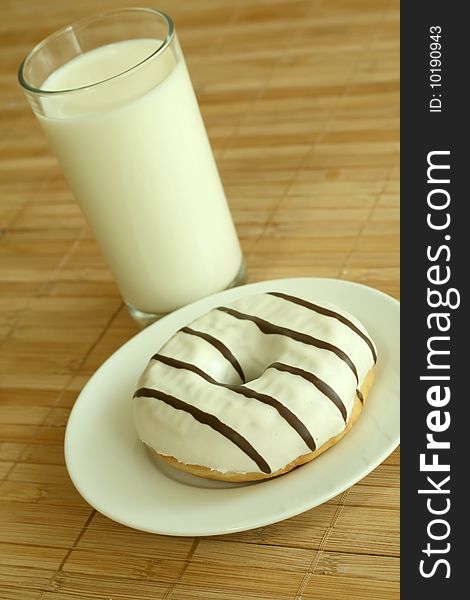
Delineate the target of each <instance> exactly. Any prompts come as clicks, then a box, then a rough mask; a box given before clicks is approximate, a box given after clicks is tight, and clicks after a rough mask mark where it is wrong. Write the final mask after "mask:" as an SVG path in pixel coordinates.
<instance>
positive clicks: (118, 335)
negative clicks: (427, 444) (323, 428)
mask: <svg viewBox="0 0 470 600" xmlns="http://www.w3.org/2000/svg"><path fill="white" fill-rule="evenodd" d="M141 4H145V2H143V1H142V0H137V1H136V2H134V1H132V0H124V1H121V0H81V1H80V2H72V0H41V2H38V1H34V0H2V3H1V14H2V19H1V25H0V29H1V33H2V35H1V44H2V46H1V66H0V69H1V71H0V72H1V83H2V86H1V88H0V89H1V107H2V112H1V117H0V128H1V141H0V173H1V175H0V177H1V191H2V198H1V203H0V218H1V236H2V239H1V251H0V260H1V267H0V285H1V300H0V303H1V307H0V308H1V316H0V343H1V358H0V372H1V387H0V393H1V402H0V440H1V445H0V480H1V483H0V598H1V599H2V600H5V599H8V600H72V599H80V600H89V599H90V600H91V599H92V598H93V599H102V600H110V599H112V600H121V599H122V600H124V599H152V600H155V599H160V598H164V599H166V600H168V599H172V600H180V599H181V600H190V599H207V600H212V599H217V600H219V599H233V600H252V599H253V600H254V599H260V598H268V599H272V600H301V599H302V600H325V599H333V600H350V599H351V598H361V599H363V600H382V599H391V598H398V576H399V574H398V553H399V537H398V535H399V531H398V527H399V521H398V515H399V513H398V508H399V505H398V502H399V491H398V490H399V488H398V482H399V479H398V469H399V453H398V451H396V452H395V453H394V454H392V456H390V457H389V458H388V459H387V460H386V461H385V462H384V463H383V464H382V465H381V466H380V467H379V468H377V469H376V470H375V471H374V472H372V473H371V474H370V475H369V476H368V477H366V478H365V479H363V480H362V481H361V482H360V483H358V484H357V485H355V486H354V487H352V488H351V489H348V490H347V491H345V492H344V493H343V494H341V495H340V496H337V497H336V498H333V499H332V500H330V501H329V502H327V503H326V504H323V505H321V506H318V507H317V508H314V509H313V510H310V511H308V512H306V513H305V514H302V515H300V516H298V517H295V518H292V519H289V520H288V521H285V522H282V523H278V524H275V525H271V526H267V527H263V528H261V529H257V530H254V531H248V532H245V533H238V534H232V535H225V536H221V537H213V538H201V539H192V538H170V537H163V536H158V535H150V534H146V533H142V532H139V531H134V530H131V529H128V528H126V527H124V526H121V525H118V524H117V523H114V522H112V521H110V520H109V519H107V518H105V517H103V516H101V515H100V514H98V513H97V512H96V511H94V510H92V509H91V507H90V506H89V505H87V504H86V503H85V501H84V500H82V499H81V497H80V496H79V494H78V493H77V492H76V491H75V489H74V487H73V485H72V484H71V482H70V480H69V478H68V475H67V472H66V469H65V466H64V457H63V438H64V428H65V424H66V421H67V417H68V414H69V412H70V409H71V407H72V405H73V403H74V401H75V399H76V397H77V394H78V392H79V391H80V390H81V388H82V387H83V385H84V384H85V382H86V381H87V379H88V378H89V376H90V375H91V374H92V373H93V371H94V370H95V369H96V368H97V367H98V366H99V365H100V364H101V363H102V361H103V360H104V359H105V358H106V357H107V356H109V355H110V354H111V353H112V352H113V351H114V350H115V349H116V348H118V347H119V346H120V345H121V344H122V343H123V342H124V341H125V340H127V339H129V338H130V337H131V336H132V335H134V334H135V333H136V331H137V329H136V326H135V325H134V324H133V322H132V321H131V319H130V317H129V316H128V314H127V311H126V309H125V307H124V306H123V303H122V300H121V298H120V296H119V293H118V291H117V288H116V286H115V284H114V282H113V279H112V277H111V275H110V272H109V270H108V268H107V266H106V264H105V262H104V260H103V258H102V257H101V255H100V253H99V252H98V250H97V246H96V243H95V241H94V240H93V238H92V236H91V234H90V231H89V229H88V227H87V225H86V223H85V221H84V219H83V217H82V215H81V213H80V211H79V209H78V208H77V205H76V204H75V202H74V200H73V199H72V196H71V193H70V191H69V190H68V188H67V186H66V184H65V182H64V179H63V177H62V175H61V173H60V170H59V168H58V166H57V164H56V161H55V159H54V157H53V156H52V153H51V151H50V150H49V149H48V146H47V143H46V141H45V139H44V136H43V134H42V133H41V131H40V129H39V126H38V125H37V123H36V122H35V120H34V117H33V115H32V114H31V112H30V109H29V108H28V106H27V104H26V101H25V99H24V98H23V96H22V92H21V91H20V89H19V87H18V85H17V83H16V69H17V67H18V65H19V63H20V61H21V59H22V58H23V56H24V55H25V54H26V53H27V52H28V51H29V49H30V48H31V47H32V46H33V45H34V44H35V43H36V42H38V41H39V40H41V39H42V38H43V37H44V36H46V35H47V34H48V33H50V32H52V31H53V30H55V29H57V28H59V27H61V26H63V25H65V24H67V23H68V22H70V21H72V20H75V19H77V18H80V17H82V16H86V15H88V14H94V13H97V12H99V11H100V10H101V9H103V10H104V9H108V8H112V7H117V6H126V5H141ZM148 4H150V3H148ZM152 4H153V5H154V6H155V7H158V8H161V9H162V10H164V11H166V12H168V13H169V14H171V15H172V16H173V17H174V19H175V21H176V27H177V31H178V33H179V37H180V41H181V43H182V46H183V50H184V52H185V55H186V59H187V63H188V66H189V69H190V72H191V74H192V78H193V81H194V85H195V89H196V92H197V95H198V98H199V102H200V105H201V109H202V112H203V115H204V119H205V121H206V124H207V128H208V132H209V136H210V139H211V142H212V145H213V148H214V152H215V155H216V159H217V162H218V165H219V168H220V172H221V176H222V179H223V182H224V185H225V188H226V191H227V195H228V198H229V202H230V205H231V208H232V212H233V215H234V219H235V222H236V225H237V228H238V232H239V235H240V238H241V241H242V245H243V248H244V252H245V256H246V259H247V267H248V273H249V281H259V280H263V279H272V278H281V277H293V276H323V277H337V278H344V279H351V280H354V281H358V282H361V283H365V284H367V285H370V286H372V287H376V288H378V289H380V290H383V291H384V292H386V293H388V294H391V295H392V296H395V297H398V293H399V288H398V286H399V254H398V241H399V240H398V158H399V147H398V142H399V129H398V128H399V116H398V99H399V79H398V66H399V33H398V30H399V7H398V0H392V1H388V0H266V1H261V0H258V1H254V0H231V1H230V0H220V1H216V0H194V1H191V0H174V1H169V0H161V1H160V2H159V3H158V5H157V4H154V3H153V2H152Z"/></svg>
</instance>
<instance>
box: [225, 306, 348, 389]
mask: <svg viewBox="0 0 470 600" xmlns="http://www.w3.org/2000/svg"><path fill="white" fill-rule="evenodd" d="M217 310H220V311H222V312H225V313H227V314H229V315H231V316H232V317H235V318H236V319H244V320H245V321H252V322H253V323H254V324H255V325H257V327H258V329H260V330H261V331H262V332H263V333H266V334H277V335H285V336H287V337H290V338H292V339H293V340H296V341H298V342H303V343H304V344H308V345H310V346H315V347H317V348H322V349H323V350H329V351H330V352H333V353H334V354H336V356H337V357H338V358H340V359H341V360H342V361H343V362H345V363H346V364H347V365H348V367H349V368H350V369H351V371H352V372H353V373H354V377H355V378H356V381H357V382H359V377H358V375H357V370H356V367H355V366H354V363H353V362H352V360H351V359H350V358H349V356H348V355H347V354H346V352H343V351H342V350H341V349H340V348H337V347H336V346H334V345H333V344H330V343H328V342H325V341H323V340H319V339H318V338H315V337H312V336H311V335H307V334H305V333H300V332H299V331H294V330H293V329H287V327H280V326H278V325H274V324H273V323H269V321H265V320H264V319H260V318H259V317H255V316H253V315H247V314H245V313H241V312H238V310H234V309H233V308H228V307H227V306H219V307H217Z"/></svg>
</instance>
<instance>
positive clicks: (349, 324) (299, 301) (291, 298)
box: [268, 292, 377, 363]
mask: <svg viewBox="0 0 470 600" xmlns="http://www.w3.org/2000/svg"><path fill="white" fill-rule="evenodd" d="M268 294H269V295H270V296H276V297H277V298H283V299H284V300H288V301H289V302H293V303H294V304H299V305H300V306H303V307H305V308H309V309H310V310H313V311H315V312H317V313H319V314H321V315H324V316H325V317H332V318H333V319H336V320H337V321H340V322H341V323H343V325H346V326H347V327H349V329H352V331H354V333H357V335H358V336H359V337H360V338H362V339H363V340H364V341H365V343H366V344H367V345H368V346H369V348H370V351H371V352H372V357H373V359H374V363H376V362H377V352H376V351H375V348H374V344H373V343H372V340H371V339H370V338H368V337H367V335H366V334H365V333H363V332H362V331H361V330H360V329H359V328H358V327H357V326H356V325H354V323H352V322H351V321H350V320H349V319H347V318H346V317H344V316H343V315H341V314H339V313H337V312H335V311H334V310H329V309H328V308H325V307H323V306H319V305H318V304H313V302H307V300H303V299H302V298H297V296H290V295H289V294H283V293H282V292H268Z"/></svg>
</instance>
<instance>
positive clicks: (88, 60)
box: [37, 39, 242, 313]
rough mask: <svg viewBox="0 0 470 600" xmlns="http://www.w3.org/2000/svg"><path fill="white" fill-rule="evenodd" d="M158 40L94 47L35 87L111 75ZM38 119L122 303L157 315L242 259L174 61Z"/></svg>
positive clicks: (59, 104)
mask: <svg viewBox="0 0 470 600" xmlns="http://www.w3.org/2000/svg"><path fill="white" fill-rule="evenodd" d="M159 45H160V42H158V41H156V40H149V39H141V40H130V41H125V42H118V43H115V44H110V45H108V46H102V47H100V48H97V49H95V50H92V51H90V52H87V53H85V54H82V55H80V56H78V57H77V58H74V59H72V60H71V61H70V62H68V63H66V64H65V65H64V66H62V67H60V68H59V69H58V70H57V71H55V72H54V73H52V75H50V76H49V77H48V79H47V80H46V81H45V82H44V83H43V85H42V89H44V90H64V89H75V88H77V87H82V86H87V85H88V86H89V85H91V84H93V83H97V82H99V81H102V80H103V78H108V77H112V76H116V75H118V74H119V73H122V72H123V71H124V70H126V69H130V68H131V67H132V66H133V65H135V64H137V63H139V62H140V61H143V60H144V59H145V58H146V57H147V56H149V54H150V53H151V52H153V51H154V50H155V49H156V48H158V46H159ZM41 112H42V113H44V114H37V116H38V119H39V121H40V123H41V126H42V128H43V129H44V132H45V134H46V136H47V137H48V139H49V142H50V144H51V146H52V147H53V149H54V151H55V153H56V155H57V157H58V160H59V163H60V165H61V167H62V169H63V171H64V174H65V176H66V178H67V180H68V182H69V185H70V187H71V188H72V190H73V192H74V194H75V196H76V198H77V200H78V202H79V204H80V206H81V208H82V210H83V212H84V213H85V215H86V217H87V219H88V221H89V223H90V225H91V227H92V229H93V232H94V234H95V237H96V239H97V241H98V243H99V245H100V247H101V250H102V252H103V254H104V255H105V257H106V259H107V261H108V263H109V265H110V268H111V270H112V272H113V275H114V277H115V279H116V281H117V284H118V287H119V289H120V291H121V294H122V296H123V298H124V299H125V301H126V302H127V303H129V304H131V305H133V306H134V307H137V308H138V309H140V310H142V311H145V312H149V313H166V312H169V311H171V310H173V309H175V308H177V307H179V306H182V305H184V304H186V303H188V302H191V301H193V300H195V299H197V298H200V297H202V296H206V295H208V294H211V293H213V292H216V291H219V290H222V289H224V288H226V287H227V286H228V285H229V284H230V282H232V281H233V280H234V278H235V277H236V275H237V272H238V270H239V268H240V265H241V262H242V255H241V251H240V245H239V242H238V238H237V235H236V232H235V229H234V226H233V222H232V219H231V215H230V212H229V209H228V207H227V203H226V199H225V194H224V191H223V188H222V185H221V182H220V178H219V175H218V172H217V167H216V165H215V162H214V159H213V156H212V152H211V148H210V145H209V141H208V139H207V135H206V132H205V128H204V124H203V122H202V119H201V115H200V112H199V108H198V105H197V101H196V98H195V96H194V92H193V89H192V85H191V82H190V79H189V75H188V72H187V69H186V65H185V63H184V58H183V57H182V55H181V56H179V58H178V57H177V58H175V55H174V54H171V53H170V52H166V53H163V54H162V55H157V56H155V57H153V58H150V59H149V60H148V61H146V62H145V63H143V64H142V65H140V67H136V69H132V70H131V71H129V72H128V73H126V74H124V75H120V76H119V77H115V78H114V79H109V81H107V82H105V83H100V84H99V85H96V86H93V87H92V88H88V89H86V88H85V89H83V90H82V91H73V92H69V93H68V94H51V95H49V97H46V98H43V100H42V111H41Z"/></svg>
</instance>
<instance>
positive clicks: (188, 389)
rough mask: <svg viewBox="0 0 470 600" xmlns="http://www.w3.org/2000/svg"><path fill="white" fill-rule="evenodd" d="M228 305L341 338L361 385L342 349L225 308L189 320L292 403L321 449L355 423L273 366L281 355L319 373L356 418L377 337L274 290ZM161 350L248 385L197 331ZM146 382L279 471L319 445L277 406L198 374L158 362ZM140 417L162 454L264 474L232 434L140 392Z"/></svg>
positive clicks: (146, 438) (337, 341) (335, 340)
mask: <svg viewBox="0 0 470 600" xmlns="http://www.w3.org/2000/svg"><path fill="white" fill-rule="evenodd" d="M227 306H229V307H230V308H233V309H235V310H237V311H239V312H241V313H246V314H248V315H252V316H256V317H259V318H261V319H264V320H265V321H268V322H270V323H272V324H274V325H277V326H281V327H285V328H288V329H291V330H294V331H297V332H300V333H303V334H307V335H309V336H312V337H315V338H317V339H320V340H323V341H325V342H328V343H330V344H333V345H334V346H336V347H337V348H340V349H341V350H342V351H344V352H345V353H346V354H347V355H348V356H349V358H350V359H351V361H352V362H353V364H354V365H355V367H356V369H357V373H358V378H359V382H357V381H356V378H355V376H354V374H353V372H352V370H351V368H350V367H349V366H348V365H347V364H346V363H345V362H344V361H343V360H342V359H341V358H339V357H338V356H337V355H336V354H334V353H333V352H331V351H329V350H325V349H321V348H317V347H315V346H311V345H307V344H305V343H303V342H300V341H296V340H293V339H292V338H290V337H286V336H284V335H278V334H274V335H273V334H266V333H263V332H262V331H260V329H259V328H258V326H257V325H256V324H255V323H253V322H251V321H247V320H241V319H237V318H235V317H233V316H231V315H229V314H227V313H224V312H222V311H219V310H216V309H215V310H212V311H210V312H209V313H207V314H206V315H203V316H202V317H200V318H198V319H196V320H195V321H193V323H191V324H190V325H189V326H190V327H191V329H194V330H196V331H199V332H204V333H208V334H210V335H211V336H213V337H215V338H217V339H218V340H220V341H221V342H222V343H223V344H224V345H225V346H226V347H227V348H229V349H230V350H231V352H232V354H233V355H234V356H235V357H236V358H237V360H238V362H239V363H240V365H241V367H242V369H243V372H244V373H245V376H246V379H247V383H246V384H244V385H245V386H246V387H247V388H250V389H251V390H255V391H257V392H259V393H263V394H267V395H269V396H271V397H273V398H275V399H276V400H278V401H279V402H281V403H282V404H283V405H284V406H286V407H288V408H289V410H290V411H291V412H292V413H294V414H295V415H296V416H297V417H298V418H299V419H300V420H301V421H302V422H303V423H304V424H305V426H306V427H307V429H308V430H309V432H310V434H311V435H312V437H313V439H314V441H315V444H316V447H317V449H318V448H320V447H321V446H322V445H323V444H324V443H325V442H326V441H327V440H328V439H330V438H331V437H333V436H335V435H337V434H339V433H341V431H342V430H343V429H344V427H345V422H344V419H343V417H342V416H341V413H340V410H339V409H338V408H337V407H336V406H335V404H334V403H333V402H332V401H331V399H330V398H328V397H327V396H326V395H324V394H323V393H322V392H321V391H320V390H319V389H318V388H317V387H316V386H315V385H313V384H312V383H311V382H310V381H307V380H305V379H304V378H302V377H300V376H298V375H294V374H292V373H287V372H284V371H278V370H277V369H274V368H267V367H269V365H271V364H272V363H275V362H280V363H285V364H287V365H290V366H293V367H297V368H300V369H303V370H304V371H307V372H309V373H313V374H315V375H316V376H317V377H318V378H320V379H321V380H322V381H324V382H325V383H327V384H328V385H329V386H330V387H331V388H332V389H333V390H334V391H335V392H336V393H337V394H338V395H339V397H340V398H341V400H342V402H343V404H344V406H345V408H346V411H347V416H348V418H349V416H350V414H351V410H352V407H353V405H354V400H355V395H356V388H360V387H361V385H362V382H363V380H364V377H365V376H366V374H367V373H368V372H369V370H370V369H371V368H372V366H373V364H374V360H373V357H372V352H371V350H370V348H369V346H368V345H367V343H366V342H365V341H364V340H363V339H362V338H361V337H360V336H359V335H358V334H357V333H356V332H354V331H353V330H352V329H351V328H350V327H348V326H347V325H345V324H343V323H341V322H340V321H338V320H337V319H335V318H333V317H330V316H325V315H321V314H318V313H316V312H314V311H312V310H311V309H309V308H306V307H303V306H300V305H298V304H295V303H293V302H290V301H288V300H286V299H283V298H278V297H275V296H271V295H269V294H258V295H253V296H246V297H244V298H242V299H240V300H238V301H236V302H233V303H231V304H230V305H227ZM322 306H323V307H325V308H328V309H329V310H333V311H335V312H337V313H339V314H341V315H343V316H345V317H346V318H347V319H348V320H349V321H351V322H352V323H354V325H356V327H358V328H359V329H360V330H361V331H362V332H363V333H364V334H365V335H368V334H367V331H366V330H365V328H364V326H363V325H362V324H361V323H359V322H358V321H357V319H355V318H354V317H352V316H351V315H349V314H348V313H346V312H345V311H343V310H342V309H339V308H337V307H334V306H332V305H327V304H322ZM368 337H369V336H368ZM156 350H157V349H156ZM158 353H159V354H161V355H163V356H166V357H170V358H176V359H178V360H181V361H184V362H186V363H190V364H191V365H194V366H196V367H198V368H199V369H201V370H202V371H204V372H205V373H207V374H208V375H210V376H211V377H212V378H214V379H215V380H216V381H218V382H221V383H229V384H232V385H239V384H241V383H242V382H241V378H240V375H239V374H238V373H237V370H236V369H235V368H234V367H233V365H232V364H231V363H230V361H229V360H227V358H225V357H224V356H223V355H222V354H221V353H220V352H219V351H218V350H217V349H216V348H215V347H214V346H213V345H212V344H210V343H209V342H207V341H206V340H204V339H202V338H200V337H197V336H195V335H190V334H188V333H184V332H181V331H180V332H177V333H176V334H175V335H174V336H173V337H172V338H171V339H170V340H169V341H168V342H167V343H166V344H165V345H164V346H163V347H162V348H161V349H160V350H159V352H158ZM138 387H139V388H140V387H145V388H152V389H155V390H159V391H160V392H163V393H165V394H168V395H170V396H173V397H176V398H178V399H180V400H182V401H184V402H185V403H187V404H190V405H192V406H194V407H196V408H198V409H200V410H202V411H204V412H206V413H209V414H211V415H214V416H216V417H217V418H218V419H219V420H220V421H222V422H223V423H225V424H226V425H229V426H230V427H231V428H232V429H234V430H235V431H237V432H238V433H239V434H241V435H242V436H243V437H244V438H245V439H246V440H248V442H249V443H250V444H251V445H252V446H253V447H254V448H255V449H256V450H257V452H258V453H259V454H260V455H261V456H262V457H263V458H264V460H265V461H267V463H268V464H269V467H270V468H271V471H272V472H274V471H277V470H279V469H281V468H283V467H284V466H285V465H287V464H288V463H290V462H291V461H293V460H295V459H296V458H298V457H299V456H300V455H303V454H306V453H308V452H310V451H311V449H310V448H309V447H308V446H307V444H306V442H305V441H304V440H303V439H302V437H301V436H300V435H299V434H298V433H297V431H296V430H295V429H294V428H293V427H292V426H291V425H290V424H289V423H288V422H287V421H286V420H285V419H284V418H283V417H282V416H281V415H280V414H279V412H278V411H277V410H276V409H275V408H274V407H272V406H270V405H267V404H264V403H262V402H260V401H259V400H257V399H253V398H247V397H245V396H243V395H241V394H239V393H236V392H235V391H233V390H230V389H227V388H223V387H220V386H217V385H214V384H213V383H211V382H208V381H207V380H206V379H204V378H203V377H201V376H200V375H198V374H196V373H193V372H192V371H189V370H186V369H179V368H175V367H172V366H169V365H167V364H164V363H162V362H159V361H158V360H151V361H150V363H149V365H148V366H147V368H146V369H145V371H144V373H143V374H142V376H141V378H140V380H139V384H138ZM134 417H135V424H136V428H137V432H138V435H139V437H140V439H141V440H142V441H143V442H145V443H146V444H147V445H148V446H150V447H151V448H153V449H155V450H156V451H157V452H159V453H160V454H164V455H168V456H174V457H175V458H176V459H177V460H179V461H180V462H183V463H186V464H197V465H202V466H205V467H208V468H210V469H214V470H217V471H221V472H227V471H233V472H238V473H246V472H262V471H261V469H260V468H259V467H258V465H257V464H256V463H255V462H254V461H253V459H252V458H250V457H249V456H248V455H247V454H246V453H245V452H244V451H242V450H241V449H240V448H238V447H237V446H236V445H235V443H233V442H232V441H230V440H229V439H227V438H226V437H225V436H224V435H222V434H220V433H218V432H217V431H215V430H213V429H212V428H211V427H209V426H208V425H204V424H201V423H199V422H198V421H197V420H196V419H195V418H194V417H193V416H192V415H190V414H189V413H187V412H184V411H182V410H177V409H175V408H173V407H171V406H168V405H167V404H166V403H165V402H163V401H161V400H159V399H156V398H147V397H135V398H134Z"/></svg>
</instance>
